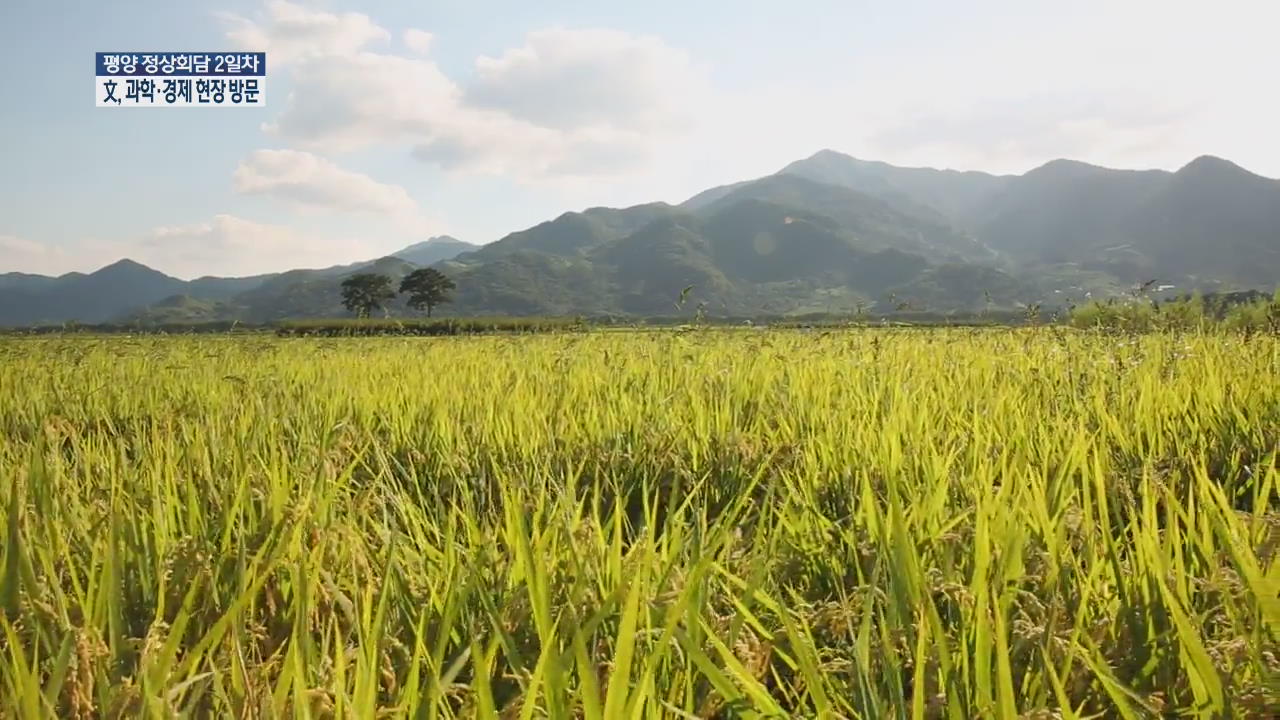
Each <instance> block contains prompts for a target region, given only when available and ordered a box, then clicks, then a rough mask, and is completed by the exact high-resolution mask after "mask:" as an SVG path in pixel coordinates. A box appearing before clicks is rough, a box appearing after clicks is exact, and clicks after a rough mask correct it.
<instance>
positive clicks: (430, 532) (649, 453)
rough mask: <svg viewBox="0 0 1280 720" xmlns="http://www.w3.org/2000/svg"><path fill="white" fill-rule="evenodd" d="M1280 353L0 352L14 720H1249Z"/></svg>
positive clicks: (974, 345)
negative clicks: (144, 719) (1169, 718)
mask: <svg viewBox="0 0 1280 720" xmlns="http://www.w3.org/2000/svg"><path fill="white" fill-rule="evenodd" d="M1278 377H1280V340H1277V339H1276V338H1275V337H1274V336H1270V337H1269V336H1265V335H1254V336H1241V335H1233V334H1227V333H1216V332H1204V333H1157V334H1105V333H1095V332H1082V331H1072V330H1066V329H1060V328H1023V329H861V330H848V331H825V332H805V331H800V330H694V331H690V332H677V331H671V330H659V331H653V332H592V331H585V332H557V333H552V334H545V335H533V336H521V337H515V336H509V337H502V336H495V337H465V336H463V337H447V338H395V337H378V338H276V337H270V336H266V335H248V336H243V337H230V336H202V337H124V336H113V337H94V336H84V337H65V336H57V335H49V336H39V337H11V338H0V518H2V519H0V528H3V533H0V535H2V536H3V538H4V546H3V564H2V565H0V717H13V718H37V717H70V718H92V717H136V716H153V717H169V716H174V715H182V714H189V715H190V716H193V717H240V718H244V717H313V718H322V717H360V718H374V717H400V716H406V717H503V718H533V717H553V718H562V717H578V718H585V719H587V720H594V719H597V718H620V717H724V718H729V717H830V718H837V717H848V718H853V717H867V718H881V717H944V718H957V719H959V718H971V717H1006V718H1013V717H1018V716H1023V717H1042V718H1051V717H1062V718H1071V717H1084V716H1090V715H1093V716H1096V715H1097V714H1104V715H1106V716H1108V717H1135V718H1140V717H1156V716H1164V715H1166V714H1190V715H1200V716H1207V717H1208V716H1211V717H1266V716H1267V712H1268V708H1274V707H1275V706H1276V704H1277V703H1280V693H1278V692H1277V687H1280V562H1277V560H1276V556H1277V553H1278V552H1280V503H1278V502H1277V497H1278V493H1280V471H1278V469H1277V447H1278V444H1280V382H1278V381H1277V378H1278Z"/></svg>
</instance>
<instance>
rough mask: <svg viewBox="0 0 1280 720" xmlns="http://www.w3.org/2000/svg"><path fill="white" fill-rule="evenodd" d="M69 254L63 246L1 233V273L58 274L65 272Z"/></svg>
mask: <svg viewBox="0 0 1280 720" xmlns="http://www.w3.org/2000/svg"><path fill="white" fill-rule="evenodd" d="M66 262H67V255H66V253H65V252H63V250H62V249H61V248H58V247H54V246H52V245H47V244H44V243H38V242H36V241H35V240H28V239H27V238H22V237H18V236H16V235H0V273H5V272H26V273H39V274H41V275H57V274H61V273H62V272H65V270H64V269H63V268H65V267H66Z"/></svg>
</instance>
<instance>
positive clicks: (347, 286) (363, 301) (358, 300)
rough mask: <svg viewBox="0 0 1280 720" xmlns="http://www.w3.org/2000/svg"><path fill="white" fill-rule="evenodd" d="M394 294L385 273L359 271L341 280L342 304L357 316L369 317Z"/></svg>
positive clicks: (389, 279)
mask: <svg viewBox="0 0 1280 720" xmlns="http://www.w3.org/2000/svg"><path fill="white" fill-rule="evenodd" d="M395 296H396V293H395V291H394V290H392V289H391V278H390V277H388V276H386V275H379V274H376V273H361V274H358V275H352V276H351V277H349V278H347V279H346V280H343V281H342V304H343V305H344V306H346V308H347V309H348V310H350V311H351V312H354V313H355V314H356V315H357V316H359V317H369V315H370V314H371V313H372V312H374V311H375V310H381V309H382V308H383V306H384V304H386V303H387V302H389V301H390V300H391V299H392V298H394V297H395Z"/></svg>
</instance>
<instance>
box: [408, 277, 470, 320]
mask: <svg viewBox="0 0 1280 720" xmlns="http://www.w3.org/2000/svg"><path fill="white" fill-rule="evenodd" d="M455 287H456V285H454V283H453V280H451V279H449V276H448V275H445V274H444V273H442V272H440V271H439V270H436V269H435V268H430V267H428V268H422V269H419V270H414V271H413V272H411V273H409V274H408V275H405V276H404V279H403V280H401V281H400V292H402V293H405V294H407V295H408V296H409V307H411V308H413V309H415V310H426V311H427V317H431V310H432V308H434V307H435V306H436V305H440V304H441V303H447V302H450V301H452V300H453V296H452V294H451V292H452V291H453V289H454V288H455Z"/></svg>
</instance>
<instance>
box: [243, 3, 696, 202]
mask: <svg viewBox="0 0 1280 720" xmlns="http://www.w3.org/2000/svg"><path fill="white" fill-rule="evenodd" d="M267 15H268V18H267V20H265V21H261V22H255V21H252V20H247V19H244V18H235V20H234V26H233V28H232V30H231V32H230V33H229V36H230V37H231V39H232V40H233V41H235V42H237V43H239V44H241V45H242V46H246V45H252V43H253V42H265V43H266V44H267V45H268V47H277V46H278V47H280V48H284V49H285V50H283V51H282V52H284V54H285V56H286V57H287V58H288V59H289V60H290V61H292V67H291V75H292V77H291V80H292V91H291V92H290V93H289V96H288V97H287V98H286V100H285V103H284V108H283V110H282V111H281V112H280V113H279V115H277V116H276V117H275V118H274V120H272V121H270V122H268V123H265V124H264V125H263V130H264V131H266V132H267V133H268V134H270V135H272V136H273V137H276V138H278V139H279V140H280V141H282V142H285V143H287V144H290V145H292V146H294V147H296V148H301V149H304V150H308V151H312V152H317V153H334V152H350V151H354V150H358V149H360V148H364V147H367V146H371V145H392V146H395V145H402V146H408V147H412V148H413V155H414V157H417V158H419V159H421V160H423V161H424V162H429V163H434V164H438V165H439V166H440V167H442V168H444V169H446V170H451V171H462V172H475V173H495V174H502V175H507V176H511V177H514V178H516V179H519V180H525V181H533V180H542V179H546V178H548V177H563V176H587V177H598V176H602V175H616V174H619V173H623V172H626V171H630V170H634V169H636V168H637V167H640V166H642V165H643V164H644V163H645V162H646V161H647V160H648V159H649V158H650V155H651V152H652V150H653V149H654V147H655V146H656V145H658V144H659V143H661V142H663V141H664V140H666V139H668V138H669V137H670V136H671V135H672V134H674V133H676V132H678V131H680V130H682V129H685V128H687V126H688V122H689V108H688V104H687V103H686V102H685V101H684V100H683V98H687V97H688V96H690V95H691V94H692V93H693V92H694V88H695V87H696V83H697V80H696V78H697V77H699V74H698V72H697V71H696V69H695V68H694V67H693V65H692V63H691V61H690V59H689V58H688V56H687V55H686V54H685V53H683V52H682V51H679V50H676V49H674V48H671V47H668V46H667V45H665V44H664V43H663V42H662V41H661V40H659V39H657V38H653V37H642V36H635V35H631V34H628V33H624V32H619V31H615V30H599V29H596V30H565V29H554V30H544V31H539V32H534V33H530V34H529V35H528V36H527V38H526V41H525V44H524V45H523V46H521V47H519V48H515V49H512V50H509V51H507V52H505V53H502V54H500V55H499V56H498V57H496V58H490V57H481V58H479V59H478V60H477V62H476V71H477V72H476V79H475V83H474V85H472V86H471V87H469V88H468V87H463V86H461V85H459V84H458V83H457V82H455V81H454V80H453V79H451V78H450V77H448V76H446V75H445V74H444V72H442V71H441V69H440V68H439V67H438V66H437V65H436V63H435V62H433V61H432V60H430V59H429V58H427V57H407V56H401V55H393V54H387V53H380V52H370V51H368V50H364V49H362V48H364V47H365V45H367V44H368V43H369V42H371V41H372V40H376V39H381V38H382V37H383V33H384V32H385V31H382V29H381V28H379V27H378V26H376V25H374V24H373V23H372V21H370V20H369V19H368V18H367V17H366V16H363V15H352V14H347V15H341V16H340V15H335V14H332V13H325V12H322V11H312V10H304V9H302V8H300V7H299V6H296V5H291V4H288V3H280V2H273V3H270V4H269V5H268V13H267ZM316 37H323V38H324V40H323V41H322V42H313V39H314V38H316ZM432 40H433V36H432V35H431V34H430V33H428V32H426V31H423V30H418V29H416V28H410V29H408V30H406V31H405V32H404V44H405V46H406V47H407V48H409V49H410V50H411V51H413V52H414V53H417V54H418V55H420V56H425V55H426V54H427V53H428V52H429V50H430V47H431V43H432ZM295 48H297V50H295ZM302 48H307V49H308V50H307V52H302V50H301V49H302ZM293 191H294V192H297V191H298V190H297V189H296V188H295V189H294V190H293Z"/></svg>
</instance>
